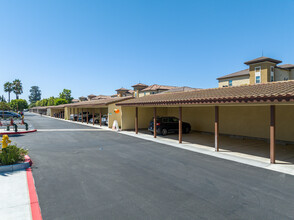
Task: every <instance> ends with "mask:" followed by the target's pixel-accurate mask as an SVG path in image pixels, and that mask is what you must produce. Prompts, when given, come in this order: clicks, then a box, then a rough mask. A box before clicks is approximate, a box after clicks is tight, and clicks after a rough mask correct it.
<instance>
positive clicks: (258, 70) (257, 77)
mask: <svg viewBox="0 0 294 220" xmlns="http://www.w3.org/2000/svg"><path fill="white" fill-rule="evenodd" d="M260 73H261V68H260V66H259V67H255V83H260V82H261V75H260Z"/></svg>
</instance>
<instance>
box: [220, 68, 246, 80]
mask: <svg viewBox="0 0 294 220" xmlns="http://www.w3.org/2000/svg"><path fill="white" fill-rule="evenodd" d="M237 76H249V69H245V70H241V71H238V72H235V73H231V74H228V75H225V76H221V77H219V78H217V80H220V79H227V78H232V77H237Z"/></svg>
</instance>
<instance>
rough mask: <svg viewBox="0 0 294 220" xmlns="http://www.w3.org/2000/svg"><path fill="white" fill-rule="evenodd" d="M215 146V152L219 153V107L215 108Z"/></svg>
mask: <svg viewBox="0 0 294 220" xmlns="http://www.w3.org/2000/svg"><path fill="white" fill-rule="evenodd" d="M214 146H215V151H219V107H218V106H215V118H214Z"/></svg>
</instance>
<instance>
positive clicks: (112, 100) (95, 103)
mask: <svg viewBox="0 0 294 220" xmlns="http://www.w3.org/2000/svg"><path fill="white" fill-rule="evenodd" d="M131 98H133V97H132V96H127V97H116V98H109V99H99V100H91V101H84V102H79V103H70V104H65V105H63V106H62V107H90V106H107V105H109V104H112V103H116V102H121V101H124V100H127V99H131Z"/></svg>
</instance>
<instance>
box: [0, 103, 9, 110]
mask: <svg viewBox="0 0 294 220" xmlns="http://www.w3.org/2000/svg"><path fill="white" fill-rule="evenodd" d="M0 110H4V111H6V110H10V106H9V105H8V104H7V103H6V102H0Z"/></svg>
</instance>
